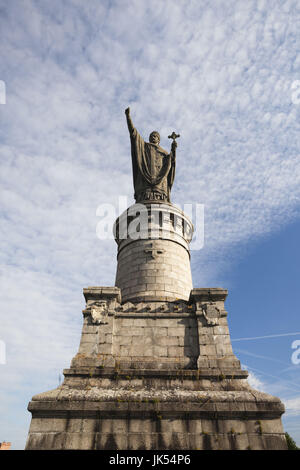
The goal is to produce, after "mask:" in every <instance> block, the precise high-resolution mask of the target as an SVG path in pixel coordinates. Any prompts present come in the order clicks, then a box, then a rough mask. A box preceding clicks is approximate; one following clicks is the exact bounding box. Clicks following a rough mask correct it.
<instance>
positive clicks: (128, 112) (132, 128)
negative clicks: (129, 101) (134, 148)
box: [125, 108, 135, 135]
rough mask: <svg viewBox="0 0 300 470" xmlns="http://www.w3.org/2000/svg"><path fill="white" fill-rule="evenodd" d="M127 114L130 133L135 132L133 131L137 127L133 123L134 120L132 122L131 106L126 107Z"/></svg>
mask: <svg viewBox="0 0 300 470" xmlns="http://www.w3.org/2000/svg"><path fill="white" fill-rule="evenodd" d="M125 114H126V120H127V126H128V130H129V133H130V135H131V134H132V133H133V131H134V130H135V127H134V125H133V122H132V119H131V116H130V108H126V109H125Z"/></svg>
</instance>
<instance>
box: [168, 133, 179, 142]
mask: <svg viewBox="0 0 300 470" xmlns="http://www.w3.org/2000/svg"><path fill="white" fill-rule="evenodd" d="M178 137H180V134H176V133H175V132H174V131H173V132H172V134H171V135H168V139H173V142H175V139H177V138H178Z"/></svg>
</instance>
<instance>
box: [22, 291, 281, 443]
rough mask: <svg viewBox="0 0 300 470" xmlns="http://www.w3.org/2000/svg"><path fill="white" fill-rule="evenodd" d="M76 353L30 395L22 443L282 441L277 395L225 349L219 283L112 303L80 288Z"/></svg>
mask: <svg viewBox="0 0 300 470" xmlns="http://www.w3.org/2000/svg"><path fill="white" fill-rule="evenodd" d="M84 295H85V298H86V301H87V305H86V309H85V310H84V311H83V314H84V325H83V330H82V338H81V343H80V347H79V352H78V354H77V355H76V356H75V357H74V359H73V360H72V363H71V367H70V369H67V370H65V371H64V375H65V380H64V383H63V384H62V385H61V386H60V387H58V388H57V389H55V390H52V391H49V392H45V393H42V394H39V395H36V396H34V397H33V399H32V401H31V402H30V404H29V407H28V409H29V411H30V412H31V413H32V421H31V426H30V431H29V435H28V440H27V445H26V448H27V449H110V450H111V449H119V450H126V449H131V450H134V449H146V450H150V449H162V450H176V449H186V450H192V449H199V450H200V449H216V450H217V449H228V450H229V449H231V450H233V449H241V450H242V449H253V450H256V449H286V448H287V446H286V440H285V436H284V431H283V428H282V424H281V415H282V413H283V412H284V407H283V405H282V403H281V402H280V400H279V399H278V398H275V397H272V396H270V395H267V394H265V393H261V392H258V391H255V390H253V389H252V388H251V387H250V385H249V384H248V382H247V376H248V374H247V372H246V371H244V370H242V369H241V367H240V363H239V361H238V360H237V358H236V357H235V356H234V354H233V352H232V348H231V342H230V337H229V331H228V325H227V318H226V316H227V312H226V311H225V309H224V300H225V298H226V295H227V291H226V290H224V289H219V288H214V289H193V290H192V292H191V296H190V300H189V301H188V302H187V301H183V300H180V301H175V302H165V301H159V300H157V301H156V302H149V301H148V302H146V301H145V302H136V303H130V302H126V303H123V304H122V303H121V295H120V290H119V289H118V288H100V287H93V288H88V289H84Z"/></svg>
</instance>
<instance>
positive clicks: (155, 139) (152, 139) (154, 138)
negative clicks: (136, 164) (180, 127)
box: [149, 131, 160, 145]
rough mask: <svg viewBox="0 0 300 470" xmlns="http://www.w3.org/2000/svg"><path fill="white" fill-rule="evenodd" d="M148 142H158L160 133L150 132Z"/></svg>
mask: <svg viewBox="0 0 300 470" xmlns="http://www.w3.org/2000/svg"><path fill="white" fill-rule="evenodd" d="M149 142H151V144H157V145H158V144H159V143H160V135H159V133H158V132H157V131H153V132H151V134H150V135H149Z"/></svg>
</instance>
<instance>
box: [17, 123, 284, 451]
mask: <svg viewBox="0 0 300 470" xmlns="http://www.w3.org/2000/svg"><path fill="white" fill-rule="evenodd" d="M128 116H129V115H128ZM128 122H129V124H130V120H129V117H128ZM132 138H133V140H135V141H136V138H137V136H136V132H135V131H133V130H132ZM140 143H141V145H142V144H143V143H142V142H140ZM133 145H135V144H133ZM143 145H144V144H143ZM149 145H150V144H149ZM143 149H144V150H143ZM136 150H137V149H136ZM148 150H149V149H148ZM148 150H147V152H148ZM156 150H158V149H156ZM156 150H155V152H154V154H153V155H152V154H151V159H150V160H151V161H152V160H153V159H152V157H153V156H154V160H155V161H156V160H157V158H158V154H157V152H156ZM173 150H174V153H175V147H174V148H173ZM139 151H140V152H141V155H140V157H141V158H142V160H143V159H144V160H145V158H144V157H145V155H146V154H145V152H146V151H145V148H144V147H143V148H142V147H141V148H140V149H139ZM150 153H151V152H150ZM158 153H159V152H158ZM133 157H134V158H136V157H137V154H136V153H135V154H134V155H133ZM148 157H149V155H148ZM148 157H147V158H148ZM159 158H160V157H159ZM150 160H149V161H150ZM149 161H148V163H149ZM144 163H145V161H144ZM152 163H153V162H152ZM156 163H157V162H156ZM158 163H159V162H158ZM158 163H157V164H158ZM158 167H160V164H158ZM145 168H146V167H145ZM145 168H143V169H142V170H141V169H139V170H138V169H137V168H135V170H134V171H135V172H136V175H135V176H136V177H137V180H136V181H135V190H136V198H137V199H138V200H140V199H141V198H144V197H145V198H147V199H149V200H151V199H152V198H154V199H155V198H156V196H157V195H161V194H163V195H164V198H163V200H169V191H170V187H171V184H170V181H169V180H168V177H169V176H168V175H169V173H168V172H166V174H165V175H163V180H164V181H162V184H160V181H158V180H157V181H156V180H155V181H156V182H155V181H154V180H153V181H152V183H151V184H150V183H149V181H148V183H147V184H144V183H145V181H144V182H142V181H141V179H139V178H140V177H141V175H142V173H143V172H144V170H145ZM146 169H147V168H146ZM152 170H153V171H154V173H155V172H156V169H154V168H152V169H151V172H152ZM147 171H148V170H147ZM148 176H149V175H148ZM156 176H157V175H156V174H155V175H154V177H155V178H156ZM173 176H174V175H173ZM149 184H150V186H151V187H150V186H149ZM137 206H138V205H134V206H131V207H130V208H129V209H128V210H127V211H125V213H123V214H122V215H121V216H120V217H119V218H118V219H117V221H116V224H115V231H114V233H115V238H116V242H117V244H118V267H117V275H116V286H117V287H88V288H87V289H84V296H85V300H86V307H85V309H84V310H83V328H82V336H81V341H80V346H79V350H78V353H77V354H76V355H75V357H74V358H73V359H72V362H71V366H70V368H69V369H66V370H64V376H65V378H64V382H63V384H62V385H61V386H60V387H58V388H57V389H55V390H51V391H49V392H45V393H41V394H38V395H35V396H34V397H33V398H32V401H31V402H30V403H29V406H28V409H29V411H30V412H31V413H32V421H31V426H30V430H29V435H28V440H27V444H26V448H27V449H110V450H112V449H119V450H126V449H128V450H130V449H133V450H135V449H149V450H150V449H157V450H158V449H161V450H173V449H174V450H176V449H187V450H189V449H191V450H192V449H199V450H202V449H203V450H219V449H223V450H246V449H253V450H262V449H274V450H276V449H286V440H285V436H284V431H283V428H282V423H281V415H282V413H283V412H284V407H283V405H282V403H281V402H280V400H279V399H278V398H276V397H272V396H270V395H268V394H265V393H262V392H258V391H256V390H253V389H252V388H251V387H250V385H249V384H248V382H247V376H248V373H247V372H246V371H245V370H242V369H241V365H240V362H239V360H238V359H237V358H236V357H235V355H234V354H233V351H232V347H231V341H230V334H229V329H228V324H227V312H226V310H225V306H224V302H225V299H226V297H227V293H228V292H227V290H225V289H221V288H199V289H193V286H192V278H191V269H190V253H189V242H190V240H191V238H192V234H193V226H192V223H191V221H190V220H189V219H188V218H187V217H186V216H185V214H184V213H183V212H182V211H180V210H179V209H178V208H176V207H174V206H173V205H171V204H168V203H166V204H163V203H158V202H156V203H155V204H151V203H149V202H147V203H146V204H145V206H144V209H145V208H146V212H145V214H146V219H145V220H146V222H145V223H144V226H141V230H140V238H137V239H134V238H133V237H132V235H133V231H131V232H130V230H129V236H128V234H127V236H126V237H123V235H124V225H123V222H124V220H125V221H127V222H128V221H129V222H136V217H137V214H136V209H137ZM145 214H144V215H145ZM126 230H127V229H126Z"/></svg>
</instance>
